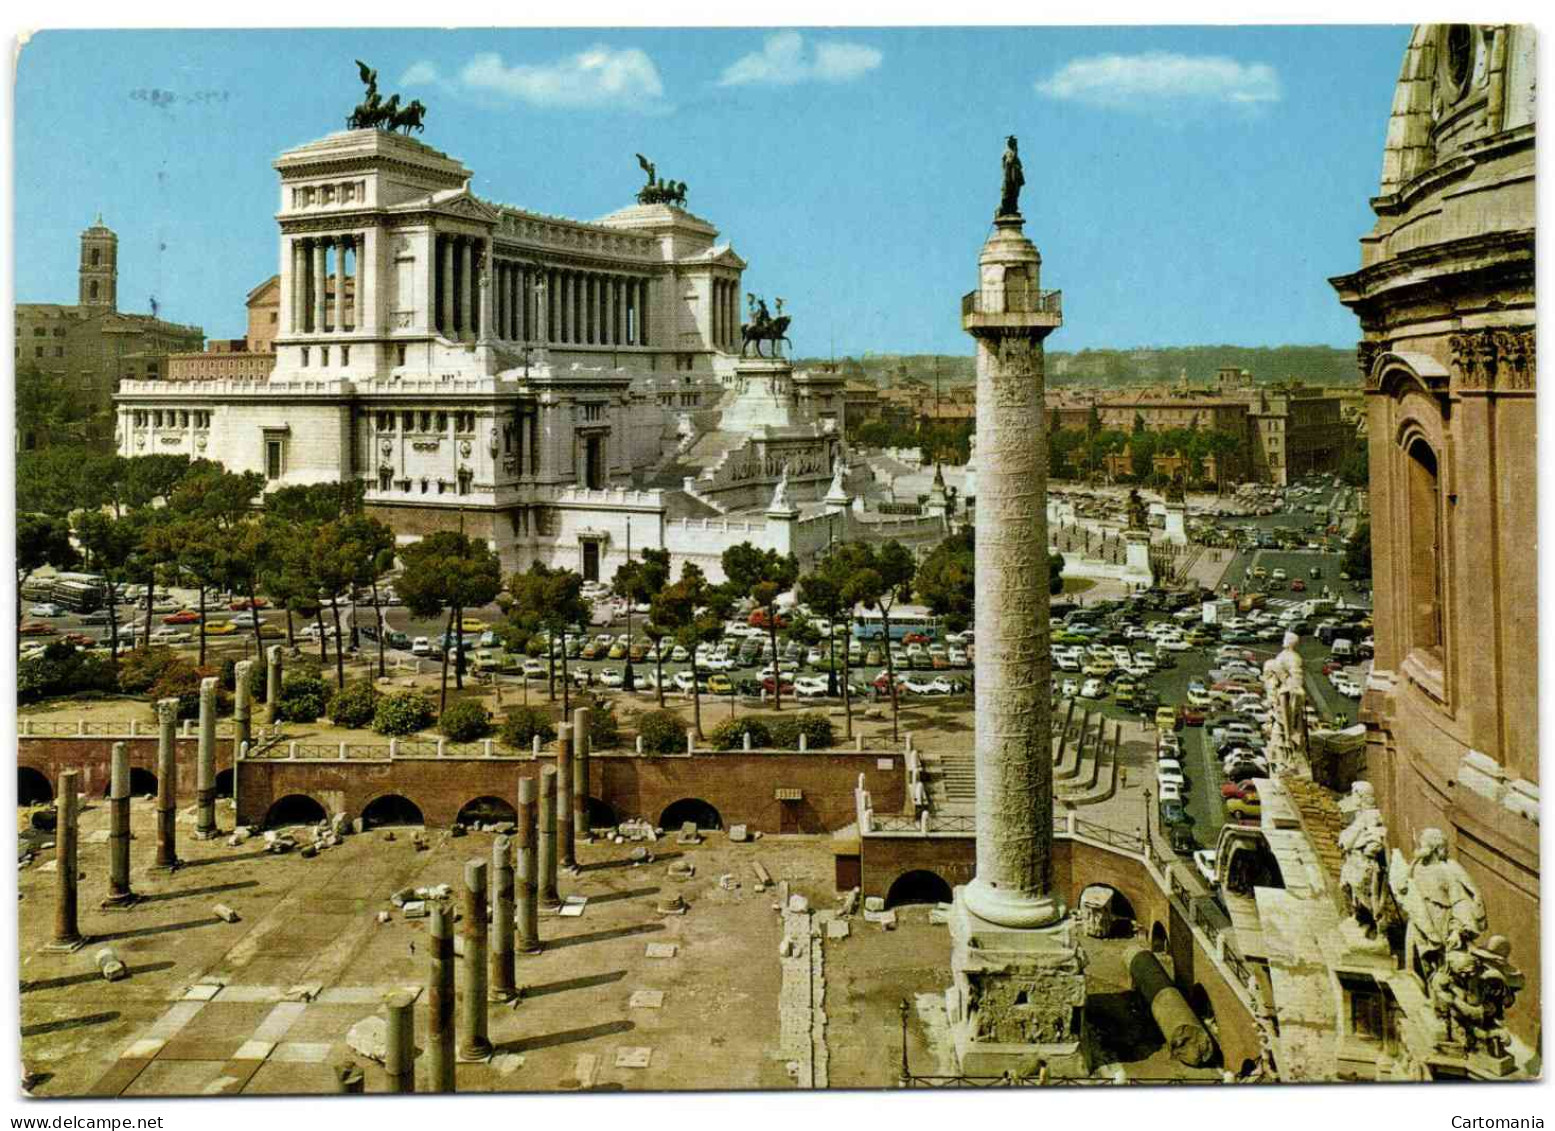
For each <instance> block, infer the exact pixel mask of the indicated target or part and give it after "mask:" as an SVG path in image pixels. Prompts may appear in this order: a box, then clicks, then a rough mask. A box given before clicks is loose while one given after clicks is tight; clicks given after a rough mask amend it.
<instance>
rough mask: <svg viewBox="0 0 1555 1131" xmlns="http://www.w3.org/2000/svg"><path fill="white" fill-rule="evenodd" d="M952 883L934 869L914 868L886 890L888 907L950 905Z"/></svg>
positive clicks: (898, 877)
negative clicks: (916, 904)
mask: <svg viewBox="0 0 1555 1131" xmlns="http://www.w3.org/2000/svg"><path fill="white" fill-rule="evenodd" d="M951 894H952V892H951V885H950V881H949V880H947V879H945V877H944V876H942V875H940V874H939V873H938V872H936V871H934V870H933V869H932V868H912V869H909V870H908V871H905V872H903V873H902V874H901V875H899V876H897V877H896V879H894V880H892V881H891V886H890V887H889V888H887V889H886V897H885V903H886V906H887V907H899V906H901V905H902V904H903V903H921V902H926V901H932V902H935V903H949V902H950V900H951Z"/></svg>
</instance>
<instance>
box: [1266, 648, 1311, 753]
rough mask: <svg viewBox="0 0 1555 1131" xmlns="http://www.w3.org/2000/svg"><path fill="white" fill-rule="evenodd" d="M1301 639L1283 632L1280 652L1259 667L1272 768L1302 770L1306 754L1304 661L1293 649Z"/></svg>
mask: <svg viewBox="0 0 1555 1131" xmlns="http://www.w3.org/2000/svg"><path fill="white" fill-rule="evenodd" d="M1300 639H1301V638H1300V637H1299V636H1297V635H1296V634H1295V633H1294V632H1287V633H1286V634H1285V641H1284V646H1283V647H1282V648H1281V650H1280V654H1279V655H1278V656H1276V657H1274V659H1272V660H1269V661H1268V662H1267V663H1265V664H1264V666H1263V685H1264V690H1265V691H1266V692H1267V694H1268V699H1269V705H1270V708H1271V709H1272V712H1273V714H1272V717H1271V720H1270V730H1269V755H1270V760H1271V762H1272V763H1273V765H1274V768H1276V769H1281V770H1286V771H1292V772H1296V773H1305V772H1307V768H1308V766H1309V762H1308V754H1307V683H1306V664H1305V663H1303V661H1302V659H1301V654H1300V653H1299V652H1297V651H1296V644H1297V642H1298V641H1299V640H1300Z"/></svg>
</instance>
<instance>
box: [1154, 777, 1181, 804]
mask: <svg viewBox="0 0 1555 1131" xmlns="http://www.w3.org/2000/svg"><path fill="white" fill-rule="evenodd" d="M1157 785H1158V788H1159V789H1160V793H1161V796H1160V797H1159V798H1157V800H1159V801H1181V800H1182V787H1181V786H1179V785H1175V784H1173V783H1172V782H1169V781H1163V782H1159V783H1157Z"/></svg>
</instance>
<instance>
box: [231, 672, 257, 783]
mask: <svg viewBox="0 0 1555 1131" xmlns="http://www.w3.org/2000/svg"><path fill="white" fill-rule="evenodd" d="M253 675H254V661H253V660H239V661H238V662H237V663H235V664H233V665H232V680H233V684H232V725H233V734H232V765H233V777H236V776H237V763H238V758H237V755H238V751H239V750H242V749H243V745H244V743H248V744H249V745H253V741H254V692H253V688H252V687H251V686H250V681H251V680H252V679H253Z"/></svg>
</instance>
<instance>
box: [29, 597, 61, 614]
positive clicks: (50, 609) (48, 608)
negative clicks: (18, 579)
mask: <svg viewBox="0 0 1555 1131" xmlns="http://www.w3.org/2000/svg"><path fill="white" fill-rule="evenodd" d="M27 615H28V616H30V617H62V616H64V615H65V610H64V609H62V608H60V607H59V606H58V605H56V604H54V602H52V601H41V602H39V603H38V604H36V605H34V606H33V607H32V608H30V609H28V610H27Z"/></svg>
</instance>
